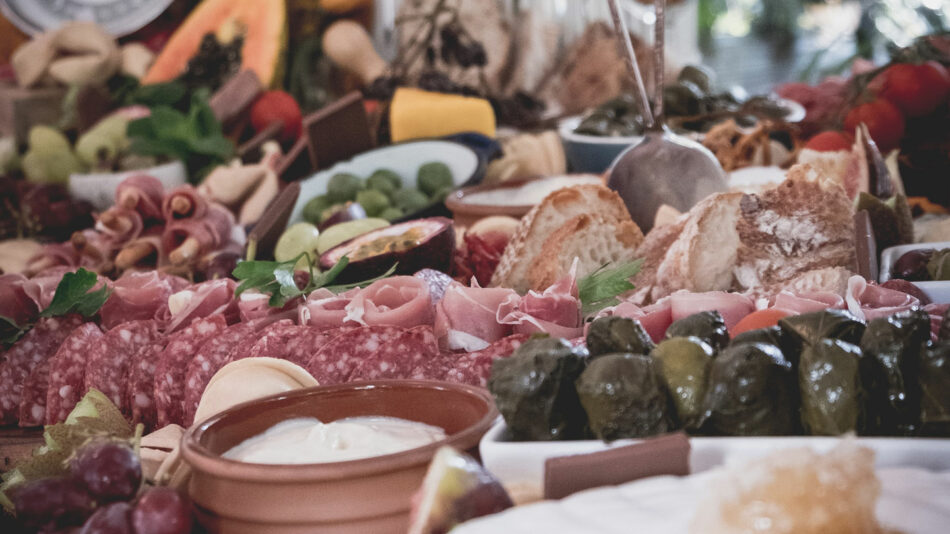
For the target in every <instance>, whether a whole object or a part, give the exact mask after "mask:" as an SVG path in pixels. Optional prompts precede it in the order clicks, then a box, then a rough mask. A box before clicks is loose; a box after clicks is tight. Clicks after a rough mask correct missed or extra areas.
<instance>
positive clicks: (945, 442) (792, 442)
mask: <svg viewBox="0 0 950 534" xmlns="http://www.w3.org/2000/svg"><path fill="white" fill-rule="evenodd" d="M506 429H507V427H506V426H505V422H504V420H502V419H501V418H500V417H499V419H498V421H497V422H496V423H495V425H494V426H492V428H491V430H489V431H488V433H487V434H485V436H484V437H483V438H482V441H481V443H480V444H479V449H478V450H479V453H480V454H481V457H482V463H483V464H484V465H485V467H486V468H488V470H489V471H491V472H492V473H493V474H494V475H495V476H496V477H498V479H499V480H501V482H502V483H503V484H504V485H505V486H506V487H516V488H521V489H525V490H527V491H528V492H529V493H530V491H531V490H532V489H535V490H538V491H540V489H541V488H543V486H544V463H545V461H547V459H548V458H556V457H558V456H571V455H576V454H587V453H591V452H599V451H605V450H607V449H609V448H612V447H619V446H623V445H631V444H634V443H637V442H638V440H633V439H623V440H617V441H614V442H611V443H609V444H608V443H605V442H603V441H600V440H575V441H521V442H517V441H506V440H505V439H504V434H505V431H506ZM840 441H841V439H840V438H834V437H817V436H788V437H754V438H749V437H721V438H719V437H691V438H690V439H689V443H690V455H689V464H690V471H691V472H692V473H701V472H703V471H708V470H710V469H712V468H714V467H717V466H720V465H723V464H725V463H727V462H733V461H736V460H747V459H749V458H754V457H757V456H765V455H767V454H769V453H771V452H774V451H776V450H778V449H786V448H789V447H803V446H810V447H813V448H814V449H815V450H817V451H819V452H824V451H827V450H830V449H831V448H832V447H834V446H835V445H836V444H837V443H839V442H840ZM855 441H856V442H857V443H858V444H859V445H863V446H865V447H868V448H870V449H872V450H874V451H875V453H876V454H877V457H876V462H877V466H878V467H919V468H922V469H929V470H934V471H948V470H950V439H937V438H874V437H859V438H855Z"/></svg>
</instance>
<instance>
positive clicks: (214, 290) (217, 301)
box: [161, 278, 239, 333]
mask: <svg viewBox="0 0 950 534" xmlns="http://www.w3.org/2000/svg"><path fill="white" fill-rule="evenodd" d="M235 288H237V282H235V281H234V280H232V279H230V278H219V279H217V280H208V281H207V282H201V283H199V284H194V285H192V286H189V287H188V288H186V289H183V290H181V291H179V292H177V293H173V294H172V295H170V296H169V297H168V317H162V318H161V319H163V320H164V321H165V331H166V332H167V333H171V332H174V331H176V330H179V329H181V328H184V327H186V326H188V325H189V324H191V322H192V321H193V320H195V319H198V318H201V317H208V316H211V315H223V316H224V318H225V320H226V321H227V322H228V324H233V323H235V322H237V320H238V313H239V310H238V305H237V300H236V299H235V298H234V290H235Z"/></svg>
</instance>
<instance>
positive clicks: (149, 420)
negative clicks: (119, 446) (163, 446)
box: [125, 336, 168, 432]
mask: <svg viewBox="0 0 950 534" xmlns="http://www.w3.org/2000/svg"><path fill="white" fill-rule="evenodd" d="M167 342H168V338H167V337H166V336H160V337H159V338H158V339H156V340H155V341H154V342H153V343H152V344H151V345H149V346H147V347H144V348H143V349H142V350H140V351H139V352H138V354H136V356H135V360H134V361H133V362H132V365H131V366H130V368H129V379H128V380H127V381H126V391H125V396H126V402H127V403H128V405H129V409H130V410H131V411H132V423H142V424H143V425H145V431H146V432H148V431H150V430H153V429H155V428H157V426H156V425H157V424H158V412H157V411H156V409H155V367H156V366H157V363H158V360H159V358H160V357H161V354H162V351H163V350H164V349H165V345H166V343H167Z"/></svg>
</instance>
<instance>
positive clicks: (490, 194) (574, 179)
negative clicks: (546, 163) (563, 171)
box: [461, 174, 604, 206]
mask: <svg viewBox="0 0 950 534" xmlns="http://www.w3.org/2000/svg"><path fill="white" fill-rule="evenodd" d="M603 183H604V181H603V180H602V179H601V178H600V177H599V176H596V175H593V174H586V175H578V176H551V177H550V178H542V179H540V180H532V181H530V182H526V183H525V184H524V185H521V186H518V187H500V188H498V189H491V190H488V191H478V192H475V193H470V194H468V195H465V196H464V197H462V200H461V201H462V202H464V203H466V204H479V205H489V206H533V205H535V204H539V203H540V202H541V201H542V200H544V197H546V196H548V195H550V194H551V193H553V192H555V191H557V190H558V189H565V188H567V187H574V186H577V185H588V184H603Z"/></svg>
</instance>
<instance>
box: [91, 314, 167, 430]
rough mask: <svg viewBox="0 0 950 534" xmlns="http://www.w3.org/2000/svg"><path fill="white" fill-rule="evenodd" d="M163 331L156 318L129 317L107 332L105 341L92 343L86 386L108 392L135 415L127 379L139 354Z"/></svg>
mask: <svg viewBox="0 0 950 534" xmlns="http://www.w3.org/2000/svg"><path fill="white" fill-rule="evenodd" d="M159 336H161V333H160V332H159V331H158V324H157V322H156V321H154V320H142V321H128V322H125V323H122V324H120V325H117V326H115V327H113V328H112V329H110V330H109V331H108V332H106V335H105V337H103V338H102V342H101V343H98V344H96V345H95V346H94V347H92V350H91V351H90V352H89V361H88V363H87V365H86V374H85V377H84V378H83V386H84V387H85V390H86V391H88V390H89V389H91V388H96V389H98V390H99V391H101V392H102V393H104V394H105V395H106V396H107V397H109V400H111V401H112V402H113V403H114V404H115V405H116V407H117V408H119V410H121V411H122V413H123V414H124V415H125V416H126V417H129V418H131V416H132V409H131V407H130V406H129V403H128V398H127V397H126V389H127V388H126V381H127V380H128V377H129V369H130V368H131V366H132V362H134V361H135V360H136V355H137V354H138V353H139V352H141V351H142V350H143V349H145V348H146V347H149V346H151V345H152V344H153V343H154V342H155V340H156V339H159Z"/></svg>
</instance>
